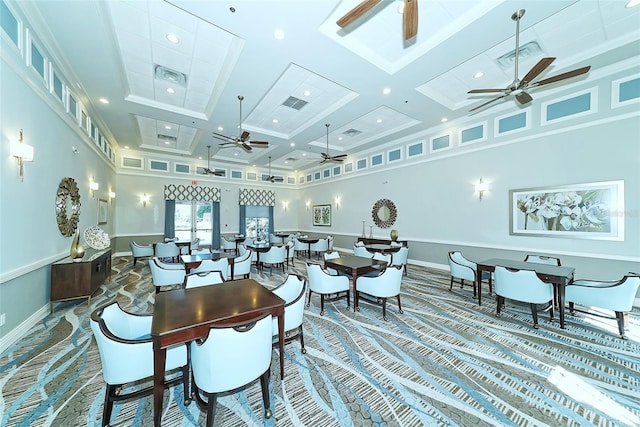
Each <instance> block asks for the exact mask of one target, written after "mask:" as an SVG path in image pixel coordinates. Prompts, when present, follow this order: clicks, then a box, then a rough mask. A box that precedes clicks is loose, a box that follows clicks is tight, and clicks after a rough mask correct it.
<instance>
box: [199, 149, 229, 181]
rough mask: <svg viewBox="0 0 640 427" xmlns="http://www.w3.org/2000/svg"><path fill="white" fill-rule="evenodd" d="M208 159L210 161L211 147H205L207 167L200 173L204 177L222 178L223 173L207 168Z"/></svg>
mask: <svg viewBox="0 0 640 427" xmlns="http://www.w3.org/2000/svg"><path fill="white" fill-rule="evenodd" d="M209 159H211V146H210V145H207V167H206V168H204V169H203V171H202V173H203V174H204V175H215V176H224V175H225V174H224V171H212V170H211V167H210V166H209Z"/></svg>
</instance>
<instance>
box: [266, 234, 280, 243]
mask: <svg viewBox="0 0 640 427" xmlns="http://www.w3.org/2000/svg"><path fill="white" fill-rule="evenodd" d="M269 243H271V244H272V245H277V244H278V243H282V239H281V238H279V237H278V236H276V235H275V234H273V233H269Z"/></svg>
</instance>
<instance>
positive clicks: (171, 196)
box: [164, 184, 220, 202]
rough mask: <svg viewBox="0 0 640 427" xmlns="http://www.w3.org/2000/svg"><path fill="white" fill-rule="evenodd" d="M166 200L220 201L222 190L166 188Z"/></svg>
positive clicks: (184, 187) (198, 187) (195, 186)
mask: <svg viewBox="0 0 640 427" xmlns="http://www.w3.org/2000/svg"><path fill="white" fill-rule="evenodd" d="M164 199H165V200H203V201H205V200H206V201H209V200H210V201H212V202H219V201H220V189H219V188H218V187H200V186H197V185H175V184H169V185H165V186H164Z"/></svg>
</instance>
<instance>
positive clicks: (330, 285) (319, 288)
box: [307, 262, 349, 294]
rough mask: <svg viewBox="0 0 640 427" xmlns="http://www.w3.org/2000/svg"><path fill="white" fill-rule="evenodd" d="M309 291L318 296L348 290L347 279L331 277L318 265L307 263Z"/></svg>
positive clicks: (344, 277)
mask: <svg viewBox="0 0 640 427" xmlns="http://www.w3.org/2000/svg"><path fill="white" fill-rule="evenodd" d="M307 278H308V280H309V289H310V290H311V291H312V292H315V293H318V294H331V293H336V292H342V291H346V290H348V289H349V278H348V277H346V276H332V275H330V274H329V273H328V272H326V271H325V270H324V269H323V268H322V266H321V265H320V264H315V263H310V262H307Z"/></svg>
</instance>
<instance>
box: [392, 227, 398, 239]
mask: <svg viewBox="0 0 640 427" xmlns="http://www.w3.org/2000/svg"><path fill="white" fill-rule="evenodd" d="M396 240H398V230H396V229H395V228H394V229H393V230H391V241H393V242H395V241H396Z"/></svg>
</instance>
